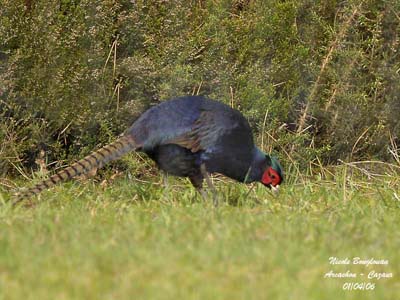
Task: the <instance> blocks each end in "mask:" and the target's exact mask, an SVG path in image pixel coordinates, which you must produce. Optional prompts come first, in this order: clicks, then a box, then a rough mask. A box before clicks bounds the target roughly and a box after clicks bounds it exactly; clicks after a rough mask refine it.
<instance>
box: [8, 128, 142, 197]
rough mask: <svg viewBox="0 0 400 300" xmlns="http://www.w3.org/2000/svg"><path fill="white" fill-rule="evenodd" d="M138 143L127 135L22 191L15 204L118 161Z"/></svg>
mask: <svg viewBox="0 0 400 300" xmlns="http://www.w3.org/2000/svg"><path fill="white" fill-rule="evenodd" d="M137 148H138V145H137V143H136V142H135V140H134V139H133V137H132V136H130V135H127V136H123V137H121V138H119V139H118V140H116V141H115V142H113V143H111V144H109V145H106V146H104V147H103V148H101V149H99V150H97V151H95V152H93V153H91V154H89V155H88V156H86V157H84V158H83V159H81V160H79V161H77V162H76V163H74V164H72V165H71V166H69V167H67V168H65V169H63V170H61V171H59V172H58V173H56V174H54V175H52V176H50V177H49V178H48V179H46V180H44V181H42V182H40V183H38V184H36V185H35V186H33V187H32V188H29V189H27V190H25V191H22V192H20V193H18V194H16V196H15V201H14V204H17V203H18V202H21V201H23V200H25V199H28V198H30V197H32V196H34V195H36V194H39V193H40V192H41V191H43V190H44V189H48V188H50V187H52V186H54V185H56V184H57V183H59V182H62V181H67V180H70V179H72V178H74V177H76V176H79V175H82V174H86V173H89V172H90V171H91V170H93V169H95V168H96V169H99V168H101V167H103V166H104V165H105V164H107V163H108V162H110V161H112V160H116V159H118V158H119V157H121V156H122V155H124V154H125V153H127V152H130V151H133V150H136V149H137Z"/></svg>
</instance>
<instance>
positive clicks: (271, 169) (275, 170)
mask: <svg viewBox="0 0 400 300" xmlns="http://www.w3.org/2000/svg"><path fill="white" fill-rule="evenodd" d="M265 157H266V159H267V167H266V168H265V170H264V173H263V175H262V177H261V183H262V184H264V185H265V186H267V187H269V188H271V189H273V190H277V189H278V188H279V185H280V184H281V183H282V181H283V172H282V167H281V165H280V164H279V161H278V159H277V158H276V157H274V156H269V155H265Z"/></svg>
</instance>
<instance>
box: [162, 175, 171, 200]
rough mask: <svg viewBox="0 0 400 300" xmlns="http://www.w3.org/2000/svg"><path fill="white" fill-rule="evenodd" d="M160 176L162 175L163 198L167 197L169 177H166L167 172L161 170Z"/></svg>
mask: <svg viewBox="0 0 400 300" xmlns="http://www.w3.org/2000/svg"><path fill="white" fill-rule="evenodd" d="M161 177H162V184H163V186H164V191H163V196H164V198H165V199H167V198H168V197H167V196H168V193H169V177H168V173H166V172H161Z"/></svg>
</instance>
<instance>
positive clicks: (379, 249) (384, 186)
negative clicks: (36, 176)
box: [0, 169, 400, 300]
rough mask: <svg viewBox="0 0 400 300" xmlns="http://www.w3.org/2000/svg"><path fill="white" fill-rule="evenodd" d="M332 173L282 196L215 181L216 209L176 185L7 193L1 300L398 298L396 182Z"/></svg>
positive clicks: (294, 185) (126, 183)
mask: <svg viewBox="0 0 400 300" xmlns="http://www.w3.org/2000/svg"><path fill="white" fill-rule="evenodd" d="M335 172H336V173H334V174H335V176H333V178H330V179H326V178H328V177H329V176H326V178H325V177H324V176H322V177H318V176H310V178H309V179H303V180H296V181H295V180H293V179H292V180H291V179H290V178H289V180H288V182H287V183H286V185H284V186H283V187H282V189H281V192H280V193H279V195H276V196H275V195H274V194H272V193H271V192H269V191H268V190H267V189H265V188H264V187H263V186H261V185H255V186H254V187H252V186H246V185H242V184H237V183H232V182H225V181H218V182H217V184H216V186H217V189H218V191H219V196H220V201H221V205H220V206H219V207H218V208H214V207H213V206H212V205H211V204H210V202H211V201H209V202H205V201H203V199H202V198H201V197H200V196H198V195H197V194H196V192H195V190H194V189H193V188H191V187H190V185H189V183H188V182H187V181H185V180H178V179H173V178H170V179H169V184H168V187H167V188H164V187H163V185H161V184H160V180H159V179H155V178H152V180H149V181H144V182H139V181H137V180H130V179H128V178H123V177H121V178H118V179H116V180H114V181H113V182H112V183H110V184H106V185H100V184H98V183H96V182H94V181H93V180H90V181H87V182H85V183H77V182H70V183H65V184H62V185H60V186H57V187H55V188H53V189H51V190H50V191H46V192H44V193H42V194H41V195H40V196H39V197H37V198H36V199H34V203H36V205H34V206H32V207H29V208H27V207H16V208H12V207H11V206H10V205H9V202H7V200H8V197H9V196H8V193H6V192H5V190H4V189H3V190H2V192H1V194H0V201H1V202H3V205H2V206H1V207H0V218H1V219H0V220H1V233H0V299H7V300H8V299H398V297H399V296H398V295H399V294H400V280H399V278H400V277H399V276H400V274H399V273H400V255H399V253H400V252H399V249H400V234H399V224H400V213H399V212H400V199H399V196H400V193H399V183H400V178H398V177H395V176H393V175H387V176H382V177H377V178H372V179H369V180H368V178H364V177H363V176H360V178H359V179H355V178H356V176H355V175H354V176H353V175H349V174H348V173H347V172H348V171H346V170H343V169H340V170H339V171H335ZM152 182H153V183H152ZM331 257H336V258H338V259H340V260H343V259H346V258H348V259H349V260H350V261H351V263H350V264H349V265H345V264H337V265H332V264H330V263H329V259H330V258H331ZM354 257H360V258H361V259H375V260H387V265H376V264H372V265H369V266H366V265H360V264H358V265H353V264H352V259H353V258H354ZM330 271H332V272H333V273H345V272H346V271H349V272H350V273H355V274H356V275H357V278H325V275H326V273H329V272H330ZM372 271H375V272H377V273H385V274H390V273H391V274H392V276H393V277H392V278H381V279H376V278H375V279H368V274H371V272H372ZM361 274H364V275H361ZM372 274H373V273H372ZM346 282H350V283H351V282H356V283H361V285H358V287H364V288H365V289H367V288H372V287H373V290H353V291H348V290H343V286H344V284H345V283H346ZM367 284H368V285H367ZM346 286H347V287H349V286H351V285H349V284H347V285H346ZM353 287H354V286H353Z"/></svg>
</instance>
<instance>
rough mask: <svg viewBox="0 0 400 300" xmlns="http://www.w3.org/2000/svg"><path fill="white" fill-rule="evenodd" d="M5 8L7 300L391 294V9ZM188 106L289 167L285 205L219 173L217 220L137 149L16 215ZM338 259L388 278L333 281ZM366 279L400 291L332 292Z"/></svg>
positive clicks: (375, 0)
mask: <svg viewBox="0 0 400 300" xmlns="http://www.w3.org/2000/svg"><path fill="white" fill-rule="evenodd" d="M0 7H1V9H0V118H1V119H0V120H1V122H0V223H1V225H2V231H1V232H2V233H1V234H0V299H22V298H23V299H25V298H27V299H55V298H57V299H77V298H78V299H116V298H117V299H132V298H143V299H148V298H150V299H171V298H179V299H181V298H182V299H227V298H235V299H236V298H245V299H288V298H295V299H361V298H362V299H394V298H395V297H396V296H397V295H398V291H399V290H400V286H399V280H398V278H397V276H398V274H399V273H400V269H399V266H400V261H399V259H400V257H399V255H398V249H399V246H400V239H399V235H398V228H397V227H398V226H397V224H399V221H400V220H399V216H400V214H399V213H398V212H399V208H400V198H399V197H400V192H399V183H400V176H399V173H400V172H399V171H400V156H399V155H400V153H399V146H398V145H399V137H400V118H399V116H400V98H399V97H400V84H399V82H400V71H399V70H400V52H399V50H398V49H400V47H399V43H400V38H399V36H400V35H399V33H400V16H399V12H400V1H398V0H387V1H379V0H364V1H362V0H348V1H321V0H317V1H310V0H299V1H297V0H296V1H294V0H287V1H278V0H268V1H261V0H229V1H228V0H218V1H215V0H214V1H211V0H191V1H179V0H171V1H164V0H148V1H144V0H136V1H130V0H119V1H114V0H101V1H89V0H59V1H54V0H51V1H43V0H24V1H22V0H17V1H12V0H0ZM185 94H202V95H206V96H208V97H210V98H213V99H217V100H220V101H223V102H225V103H228V104H230V105H232V106H233V107H235V108H237V109H239V110H240V111H242V112H243V113H244V114H245V115H246V117H247V118H248V119H249V121H250V123H251V125H252V128H253V129H254V131H255V134H256V139H257V144H258V145H261V147H262V148H263V149H264V150H265V151H267V152H273V153H274V154H275V155H277V156H279V158H280V160H281V162H282V164H283V166H284V169H285V172H286V174H285V186H284V188H283V189H282V191H281V193H280V194H279V196H274V195H272V194H271V193H270V192H269V191H268V190H266V189H265V188H264V187H262V186H257V185H254V186H246V185H240V184H237V183H231V182H229V181H227V180H226V179H221V178H219V177H217V178H214V180H215V181H216V185H217V189H218V191H219V195H220V197H221V198H222V199H221V200H223V201H222V203H223V204H222V206H221V207H219V208H218V209H214V208H213V207H212V206H211V205H210V203H207V202H204V201H203V200H202V199H201V198H200V196H199V195H197V194H196V193H195V190H194V189H193V188H192V187H190V184H189V183H188V182H187V181H186V180H182V179H172V178H170V179H169V186H168V187H164V185H163V184H161V179H160V176H159V174H157V176H155V174H156V170H155V168H154V167H153V165H152V164H151V163H150V162H149V161H148V160H147V159H146V158H145V157H144V156H142V155H140V154H137V153H136V154H132V155H130V156H129V155H128V156H127V157H125V158H124V159H123V160H121V161H119V162H116V163H114V165H113V167H112V168H110V169H106V171H105V172H107V174H106V176H102V175H104V174H100V175H99V176H97V177H96V178H95V179H94V181H93V180H89V182H87V181H86V182H84V183H67V184H65V185H62V186H58V187H56V188H55V189H54V190H52V191H51V192H50V191H49V192H44V193H43V194H41V195H40V196H39V198H38V199H33V200H32V202H31V205H32V207H31V209H26V208H25V207H17V208H12V207H11V206H10V204H9V203H10V202H9V200H10V197H11V194H12V193H11V191H12V190H14V189H15V188H17V187H18V186H26V185H27V182H26V181H27V179H29V181H31V180H32V178H33V181H39V180H40V179H42V178H43V177H47V176H48V173H49V172H50V171H51V170H52V169H59V168H61V167H63V166H65V165H67V164H68V163H70V162H71V161H73V160H75V159H77V158H81V157H82V156H83V155H85V154H87V153H89V152H91V151H92V150H93V149H96V148H98V147H99V146H100V145H104V144H106V143H108V142H109V141H111V140H113V139H114V138H115V136H117V135H118V134H120V133H121V132H123V131H124V129H125V128H127V126H128V125H129V124H131V123H132V122H133V121H134V120H135V119H136V118H137V116H138V115H139V114H140V113H141V112H143V111H144V110H145V109H146V108H148V107H149V106H151V105H154V104H156V103H159V102H160V101H164V100H166V99H169V98H171V97H175V96H180V95H185ZM121 169H124V170H125V172H124V173H121V172H120V170H121ZM121 174H125V175H123V177H122V176H121ZM107 175H108V176H107ZM121 177H122V178H121ZM38 203H40V205H38ZM332 256H336V257H339V258H346V257H349V258H352V257H354V256H359V257H362V258H376V259H387V260H388V261H389V265H388V266H373V267H368V268H365V267H362V266H349V267H348V268H346V266H343V265H341V266H332V265H330V264H329V261H328V259H329V257H332ZM373 269H374V270H377V271H380V272H391V273H393V276H394V278H389V279H380V280H376V279H371V280H360V279H359V278H358V279H357V280H355V279H352V280H350V281H351V282H360V281H363V282H370V283H375V289H374V290H373V291H343V289H342V286H343V284H344V283H345V282H346V280H344V279H327V278H324V275H325V274H326V273H327V272H329V271H330V270H334V271H336V272H345V271H347V270H350V271H354V272H358V273H360V272H367V271H368V272H369V271H371V270H373Z"/></svg>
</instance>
